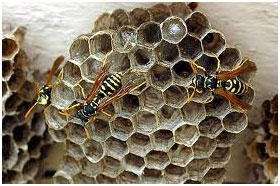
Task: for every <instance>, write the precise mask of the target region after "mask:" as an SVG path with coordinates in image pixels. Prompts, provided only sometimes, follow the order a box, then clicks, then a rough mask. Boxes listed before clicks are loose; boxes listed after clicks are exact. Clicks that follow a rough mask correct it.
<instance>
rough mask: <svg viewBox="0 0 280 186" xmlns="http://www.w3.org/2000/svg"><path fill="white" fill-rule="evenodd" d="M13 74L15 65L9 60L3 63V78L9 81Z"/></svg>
mask: <svg viewBox="0 0 280 186" xmlns="http://www.w3.org/2000/svg"><path fill="white" fill-rule="evenodd" d="M12 74H13V64H12V62H11V61H9V60H5V61H2V78H4V79H9V77H10V76H11V75H12Z"/></svg>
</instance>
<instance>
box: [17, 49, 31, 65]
mask: <svg viewBox="0 0 280 186" xmlns="http://www.w3.org/2000/svg"><path fill="white" fill-rule="evenodd" d="M28 64H29V60H28V57H27V55H26V53H25V51H24V50H22V49H19V51H18V53H17V54H16V55H15V57H14V64H13V66H14V68H15V69H23V68H25V67H26V66H27V65H28Z"/></svg>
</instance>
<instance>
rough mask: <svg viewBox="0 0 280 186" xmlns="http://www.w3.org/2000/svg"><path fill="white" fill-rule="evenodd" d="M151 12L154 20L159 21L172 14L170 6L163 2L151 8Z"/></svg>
mask: <svg viewBox="0 0 280 186" xmlns="http://www.w3.org/2000/svg"><path fill="white" fill-rule="evenodd" d="M149 12H150V14H151V16H152V20H154V21H156V22H159V23H160V22H162V21H164V20H165V19H166V18H167V17H169V16H170V14H171V12H170V10H169V8H168V6H167V5H165V4H162V3H158V4H156V5H154V6H152V7H151V8H149Z"/></svg>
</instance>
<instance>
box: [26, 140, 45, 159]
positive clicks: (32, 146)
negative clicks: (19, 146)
mask: <svg viewBox="0 0 280 186" xmlns="http://www.w3.org/2000/svg"><path fill="white" fill-rule="evenodd" d="M42 144H43V140H42V138H41V137H39V136H33V137H32V138H31V139H30V141H29V142H28V143H27V145H28V153H29V155H30V156H31V157H33V158H39V157H40V155H41V147H42Z"/></svg>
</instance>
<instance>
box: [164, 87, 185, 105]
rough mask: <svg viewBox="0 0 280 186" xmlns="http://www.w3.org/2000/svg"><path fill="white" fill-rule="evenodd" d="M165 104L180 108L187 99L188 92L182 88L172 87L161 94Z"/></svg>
mask: <svg viewBox="0 0 280 186" xmlns="http://www.w3.org/2000/svg"><path fill="white" fill-rule="evenodd" d="M163 96H164V100H165V103H166V104H167V105H169V106H172V107H175V108H180V107H182V106H183V104H184V103H186V101H187V99H188V92H187V90H186V89H185V88H184V87H181V86H176V85H172V86H171V87H169V88H168V89H167V90H166V91H164V92H163Z"/></svg>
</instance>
